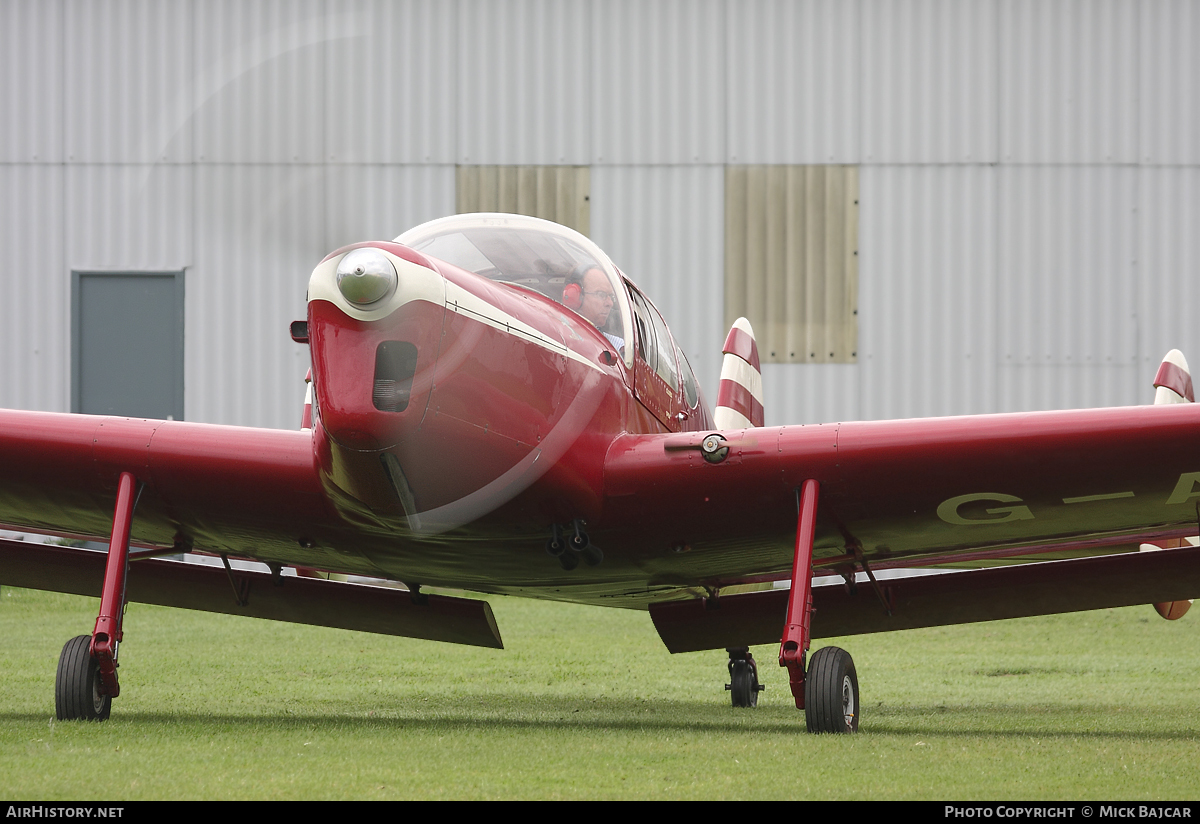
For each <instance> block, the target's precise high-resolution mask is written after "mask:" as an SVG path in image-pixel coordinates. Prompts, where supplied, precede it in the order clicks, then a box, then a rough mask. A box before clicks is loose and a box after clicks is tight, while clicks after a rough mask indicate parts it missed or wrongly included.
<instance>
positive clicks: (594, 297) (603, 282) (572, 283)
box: [563, 263, 616, 328]
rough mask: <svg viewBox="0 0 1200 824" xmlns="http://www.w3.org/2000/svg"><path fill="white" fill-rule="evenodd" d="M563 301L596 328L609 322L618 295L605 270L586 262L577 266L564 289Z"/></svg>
mask: <svg viewBox="0 0 1200 824" xmlns="http://www.w3.org/2000/svg"><path fill="white" fill-rule="evenodd" d="M563 303H564V304H566V306H567V307H568V308H571V309H574V310H575V311H576V312H578V313H579V314H581V315H583V316H584V317H585V318H587V319H588V320H589V321H591V322H592V325H593V326H595V327H596V328H601V327H603V326H604V324H606V323H607V322H608V317H609V315H611V314H612V309H613V304H614V303H616V295H614V294H613V293H612V286H611V284H609V282H608V278H607V277H605V275H604V272H602V271H601V270H600V267H599V266H596V265H595V264H594V263H585V264H583V265H581V266H578V267H576V268H575V271H573V272H572V273H571V274H570V275H569V276H568V277H567V282H566V287H565V288H564V289H563Z"/></svg>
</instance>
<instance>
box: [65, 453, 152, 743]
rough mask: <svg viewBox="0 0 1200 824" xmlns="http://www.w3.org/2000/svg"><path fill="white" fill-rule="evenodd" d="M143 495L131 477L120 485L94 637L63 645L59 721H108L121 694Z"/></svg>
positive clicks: (124, 477)
mask: <svg viewBox="0 0 1200 824" xmlns="http://www.w3.org/2000/svg"><path fill="white" fill-rule="evenodd" d="M139 491H140V489H139V486H138V483H137V481H136V479H135V478H134V477H133V475H132V474H130V473H128V472H122V473H121V477H120V480H119V481H118V482H117V503H116V507H115V509H114V512H113V528H112V538H111V539H110V541H109V544H108V559H107V561H106V562H105V565H104V589H103V590H102V591H101V594H100V614H99V616H98V617H97V618H96V627H95V629H94V630H93V631H92V634H91V635H79V636H76V637H75V638H72V639H71V640H70V641H67V643H66V644H65V645H64V646H63V649H62V654H61V655H59V657H58V673H57V675H56V676H55V679H54V710H55V714H56V715H57V716H58V720H59V721H71V720H76V719H79V720H86V721H103V720H105V719H106V718H108V714H109V712H110V711H111V710H112V700H113V699H114V698H116V697H117V696H118V695H120V694H121V686H120V684H119V683H118V682H117V651H118V648H119V647H120V643H121V638H122V634H123V633H122V629H121V622H122V619H123V618H124V614H125V582H126V578H127V577H128V573H129V531H130V527H131V526H132V524H133V510H134V507H135V506H136V505H137V495H138V492H139Z"/></svg>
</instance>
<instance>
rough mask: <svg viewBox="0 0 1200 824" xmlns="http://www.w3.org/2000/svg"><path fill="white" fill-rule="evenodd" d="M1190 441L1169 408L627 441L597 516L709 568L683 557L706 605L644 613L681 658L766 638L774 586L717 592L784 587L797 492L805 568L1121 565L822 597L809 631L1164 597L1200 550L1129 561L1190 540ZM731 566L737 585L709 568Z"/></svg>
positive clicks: (1198, 423)
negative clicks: (809, 491)
mask: <svg viewBox="0 0 1200 824" xmlns="http://www.w3.org/2000/svg"><path fill="white" fill-rule="evenodd" d="M1198 429H1200V408H1198V407H1196V406H1195V405H1193V404H1181V405H1173V406H1146V407H1129V408H1120V409H1097V410H1078V411H1065V412H1040V413H1027V414H1006V415H986V416H975V417H962V418H934V419H924V420H914V421H887V422H860V423H846V424H827V425H817V426H803V427H799V426H798V427H774V428H759V429H746V430H735V431H726V432H722V433H719V434H718V435H716V436H715V438H714V434H713V433H709V434H707V435H706V434H705V433H698V434H683V435H663V436H645V435H643V436H627V437H625V438H623V439H622V440H621V441H620V442H619V443H618V444H617V445H615V446H614V449H613V450H612V451H611V452H610V455H609V459H608V461H607V463H606V485H607V489H608V491H609V494H610V496H611V498H610V502H611V504H612V511H611V512H610V513H609V514H610V515H611V517H613V518H615V519H617V520H621V521H625V522H627V523H630V524H634V525H637V527H638V528H640V529H643V530H645V531H646V532H647V533H649V534H657V535H659V536H660V537H661V540H662V541H663V542H664V543H668V544H670V545H672V546H674V547H675V548H676V550H677V551H679V552H684V553H687V554H689V555H690V554H702V555H705V556H707V557H706V558H696V559H693V560H692V561H691V562H690V563H691V565H692V566H693V568H695V569H698V570H701V573H700V577H701V578H702V581H701V583H702V585H703V586H704V587H705V588H706V589H708V591H709V597H708V598H707V599H705V600H703V601H702V600H700V599H695V600H693V601H690V602H689V601H674V600H671V599H664V600H662V601H660V602H659V603H656V604H652V605H651V606H650V611H651V614H652V615H653V616H654V620H655V623H656V626H657V627H658V629H659V631H660V634H661V635H662V637H663V640H664V641H665V642H666V643H667V646H668V647H669V648H671V649H672V650H674V651H683V650H691V649H704V648H720V647H726V646H731V645H747V644H754V643H765V642H769V641H777V640H778V638H779V628H780V626H781V625H782V623H783V616H784V611H785V606H786V601H787V591H786V590H778V591H774V592H764V593H752V594H729V595H724V596H722V595H720V591H721V590H722V589H725V588H729V587H736V586H738V585H740V584H747V583H755V582H763V581H766V580H772V579H773V580H787V579H789V578H790V577H791V576H790V574H789V573H790V572H791V569H790V562H791V559H792V558H791V556H792V553H791V552H790V551H789V550H790V547H791V545H792V542H793V541H794V540H795V535H796V528H797V505H798V495H797V493H798V490H799V489H800V488H801V486H802V485H803V484H804V483H805V481H806V480H814V481H816V482H817V484H818V485H819V488H820V498H819V506H818V508H817V511H816V522H815V535H814V538H813V548H812V566H813V569H814V571H815V572H816V573H817V574H821V573H822V572H825V573H834V572H837V573H842V574H843V575H845V576H847V577H848V580H853V574H852V573H856V572H857V573H862V572H872V573H873V572H876V571H880V570H884V569H890V568H904V567H921V566H948V565H960V566H961V565H974V566H981V565H987V566H996V565H1000V564H1011V563H1015V562H1018V561H1019V562H1029V561H1033V560H1046V559H1070V558H1088V557H1089V556H1098V555H1099V556H1113V557H1102V558H1090V560H1062V561H1061V562H1060V563H1040V564H1031V565H1022V566H1020V567H1015V568H1011V569H993V570H980V571H975V572H959V573H952V574H946V575H939V576H933V577H932V578H917V579H909V580H904V581H897V580H889V581H886V582H881V583H876V584H871V583H869V582H868V583H858V584H857V585H856V587H854V589H855V590H856V594H855V595H853V596H852V595H849V594H847V593H846V592H845V591H844V589H843V588H842V587H821V586H814V587H813V592H812V599H813V607H814V612H813V617H812V631H813V633H814V635H823V636H834V635H843V634H854V633H860V632H875V631H882V630H886V629H902V628H910V627H916V626H932V625H937V624H948V623H962V622H967V621H978V620H988V619H991V618H1000V617H1015V616H1018V615H1034V614H1044V613H1048V612H1067V611H1072V610H1078V609H1094V608H1100V607H1108V606H1120V605H1126V604H1134V603H1154V602H1159V601H1173V600H1178V599H1186V598H1192V597H1195V596H1196V595H1200V573H1198V568H1197V554H1196V551H1195V550H1193V549H1182V550H1167V551H1163V552H1160V553H1152V554H1150V553H1148V554H1142V555H1138V554H1136V552H1137V549H1138V545H1139V544H1140V543H1142V542H1150V541H1163V540H1164V539H1173V538H1180V537H1182V536H1185V535H1195V534H1196V532H1197V520H1198V504H1200V442H1198V440H1197V438H1196V437H1195V433H1196V432H1197V430H1198ZM666 513H675V516H674V517H672V518H670V519H668V516H667V515H666ZM784 547H788V549H787V550H785V549H784ZM1130 551H1132V552H1134V553H1135V554H1134V555H1132V556H1130V555H1123V554H1121V553H1127V552H1130ZM729 555H739V556H740V557H742V558H744V562H743V564H742V569H743V570H745V572H746V573H747V574H745V575H742V576H738V575H729V574H725V575H722V574H721V572H720V571H719V566H720V565H719V564H718V563H717V559H718V558H727V557H728V556H729ZM1151 555H1153V556H1154V557H1151ZM666 568H667V564H663V571H664V577H665V570H666ZM725 568H726V569H728V567H725ZM706 571H707V573H708V577H707V578H706V579H705V578H704V577H703V576H704V574H705V572H706ZM752 571H753V572H752ZM754 573H757V574H754ZM734 591H735V592H736V590H734ZM713 596H716V597H715V598H714V597H713ZM768 626H769V627H770V629H767V627H768ZM735 642H736V643H735Z"/></svg>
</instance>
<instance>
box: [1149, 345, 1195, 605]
mask: <svg viewBox="0 0 1200 824" xmlns="http://www.w3.org/2000/svg"><path fill="white" fill-rule="evenodd" d="M1195 402H1196V396H1195V394H1194V393H1193V391H1192V373H1191V372H1190V371H1188V365H1187V358H1185V357H1184V356H1183V353H1182V352H1180V351H1179V350H1178V349H1172V350H1171V351H1170V352H1168V353H1167V356H1166V357H1165V358H1163V362H1162V366H1160V367H1158V374H1157V375H1155V376H1154V404H1155V406H1157V405H1158V404H1160V403H1195ZM1197 545H1200V538H1168V539H1166V540H1163V541H1155V542H1154V543H1149V544H1142V545H1141V546H1140V547H1139V549H1141V551H1142V552H1153V551H1155V550H1159V549H1174V548H1176V547H1182V546H1197ZM1191 607H1192V602H1191V601H1190V600H1188V601H1163V602H1162V603H1160V604H1155V605H1154V609H1155V611H1156V612H1158V614H1159V615H1161V616H1162V617H1163V618H1166V619H1167V620H1168V621H1175V620H1178V619H1180V618H1182V617H1183V616H1184V613H1186V612H1187V611H1188V610H1189V609H1191Z"/></svg>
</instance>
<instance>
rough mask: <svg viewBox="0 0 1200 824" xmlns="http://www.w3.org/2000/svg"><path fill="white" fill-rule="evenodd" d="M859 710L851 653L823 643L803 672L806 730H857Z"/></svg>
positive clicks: (856, 675)
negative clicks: (825, 645) (804, 673)
mask: <svg viewBox="0 0 1200 824" xmlns="http://www.w3.org/2000/svg"><path fill="white" fill-rule="evenodd" d="M861 714H862V710H861V704H860V703H859V700H858V673H857V672H855V670H854V659H853V658H851V657H850V653H848V652H846V651H845V650H844V649H839V648H838V647H822V648H821V649H819V650H817V651H816V653H815V654H814V655H813V657H812V660H811V661H809V664H808V673H807V674H806V675H805V676H804V719H805V721H806V722H807V723H808V731H809V732H838V733H845V732H858V720H859V716H860V715H861Z"/></svg>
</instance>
